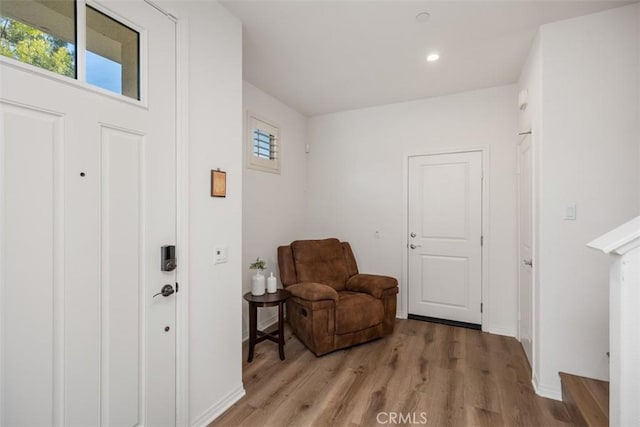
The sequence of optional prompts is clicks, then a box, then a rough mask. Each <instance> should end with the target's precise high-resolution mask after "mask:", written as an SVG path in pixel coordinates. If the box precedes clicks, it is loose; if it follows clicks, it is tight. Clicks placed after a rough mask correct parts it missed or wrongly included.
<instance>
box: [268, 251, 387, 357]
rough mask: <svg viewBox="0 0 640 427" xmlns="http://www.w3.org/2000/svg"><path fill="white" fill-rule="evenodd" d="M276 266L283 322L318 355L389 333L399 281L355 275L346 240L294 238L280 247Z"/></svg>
mask: <svg viewBox="0 0 640 427" xmlns="http://www.w3.org/2000/svg"><path fill="white" fill-rule="evenodd" d="M278 265H279V267H280V279H281V281H282V284H283V285H284V287H285V289H286V290H288V291H289V292H291V298H289V300H287V321H288V322H289V325H290V326H291V329H292V330H293V333H294V334H295V335H296V336H297V337H298V338H299V339H300V340H301V341H302V342H303V343H304V344H305V345H306V346H307V347H308V348H309V349H310V350H311V351H313V352H314V353H315V355H316V356H321V355H323V354H326V353H329V352H331V351H333V350H337V349H340V348H345V347H349V346H352V345H355V344H360V343H363V342H366V341H370V340H372V339H375V338H379V337H382V336H383V335H388V334H391V333H392V332H393V326H394V324H395V318H396V294H397V293H398V281H397V280H396V279H394V278H393V277H387V276H378V275H372V274H359V273H358V266H357V264H356V260H355V257H354V256H353V252H352V250H351V246H350V245H349V243H347V242H340V241H339V240H338V239H325V240H297V241H295V242H293V243H291V244H290V245H289V246H280V247H279V248H278Z"/></svg>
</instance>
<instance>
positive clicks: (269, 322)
mask: <svg viewBox="0 0 640 427" xmlns="http://www.w3.org/2000/svg"><path fill="white" fill-rule="evenodd" d="M275 323H278V313H277V312H276V314H274V315H273V316H270V317H268V318H266V319H263V320H262V321H261V322H258V330H259V331H264V330H265V329H267V328H268V327H269V326H272V325H273V324H275ZM248 339H249V330H246V331H242V341H243V342H244V341H246V340H248Z"/></svg>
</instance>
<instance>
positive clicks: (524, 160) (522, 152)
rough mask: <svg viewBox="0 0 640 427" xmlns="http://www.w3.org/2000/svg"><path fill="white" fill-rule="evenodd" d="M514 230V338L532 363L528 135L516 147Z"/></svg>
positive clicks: (530, 212)
mask: <svg viewBox="0 0 640 427" xmlns="http://www.w3.org/2000/svg"><path fill="white" fill-rule="evenodd" d="M518 193H519V195H518V197H519V198H518V227H519V255H520V257H519V258H520V268H519V269H518V279H519V280H518V283H519V292H518V293H519V303H518V307H519V314H518V318H519V322H518V336H519V337H520V342H521V343H522V347H523V348H524V352H525V354H526V355H527V358H528V359H529V364H530V365H531V366H533V364H532V360H533V359H532V356H533V316H532V312H533V310H532V308H533V288H532V277H531V276H532V269H533V262H532V250H531V248H532V243H531V242H532V236H533V233H532V228H531V218H532V203H531V135H525V136H524V137H523V139H522V141H520V144H519V145H518Z"/></svg>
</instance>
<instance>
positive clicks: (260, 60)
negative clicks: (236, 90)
mask: <svg viewBox="0 0 640 427" xmlns="http://www.w3.org/2000/svg"><path fill="white" fill-rule="evenodd" d="M628 3H633V2H631V1H627V2H620V1H580V0H573V1H540V0H536V1H518V0H502V1H483V0H475V1H392V0H387V1H359V0H350V1H349V0H343V1H326V0H316V1H309V0H298V1H272V0H262V1H245V0H231V1H223V2H222V4H223V5H224V6H225V7H226V8H227V9H228V10H229V11H231V13H233V14H234V15H235V16H236V17H238V18H239V19H240V20H241V21H242V23H243V45H244V46H243V50H244V53H243V60H244V79H245V80H247V81H248V82H249V83H252V84H253V85H255V86H257V87H258V88H260V89H262V90H263V91H265V92H267V93H269V94H271V95H272V96H274V97H276V98H278V99H280V100H281V101H283V102H284V103H285V104H287V105H289V106H290V107H292V108H294V109H296V110H298V111H299V112H301V113H303V114H305V115H307V116H313V115H318V114H323V113H331V112H336V111H343V110H350V109H356V108H363V107H370V106H374V105H382V104H389V103H394V102H402V101H408V100H413V99H420V98H427V97H433V96H439V95H445V94H451V93H457V92H464V91H468V90H474V89H481V88H487V87H493V86H498V85H504V84H509V83H514V82H516V81H517V79H518V76H519V74H520V69H521V67H522V64H523V63H524V60H525V58H526V55H527V52H528V51H529V47H530V45H531V42H532V40H533V38H534V35H535V32H536V30H537V29H538V27H540V25H542V24H545V23H548V22H554V21H559V20H563V19H567V18H572V17H576V16H580V15H585V14H589V13H593V12H597V11H601V10H604V9H609V8H613V7H619V6H622V5H624V4H628ZM420 12H428V13H430V14H431V16H430V18H429V20H428V21H427V22H426V23H420V22H417V20H416V15H417V14H418V13H420ZM432 51H437V52H439V53H440V60H438V61H437V62H434V63H428V62H427V61H426V60H425V58H426V55H427V54H428V53H429V52H432Z"/></svg>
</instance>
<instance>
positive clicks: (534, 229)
mask: <svg viewBox="0 0 640 427" xmlns="http://www.w3.org/2000/svg"><path fill="white" fill-rule="evenodd" d="M518 136H519V139H518V144H517V145H516V149H517V150H518V152H517V154H516V155H517V157H516V167H517V177H518V179H517V183H518V184H517V186H516V192H517V193H516V197H517V203H518V210H517V215H518V242H517V244H518V259H517V261H518V266H517V268H518V269H519V268H520V262H522V259H521V256H520V144H522V142H523V140H524V138H526V137H527V136H529V145H530V147H529V151H530V152H531V154H530V156H531V165H530V173H531V190H530V191H531V194H530V197H531V261H532V262H533V268H532V269H531V361H530V366H529V367H530V368H531V383H532V384H533V388H534V390H535V391H536V393H538V390H539V389H540V387H539V385H538V384H539V381H538V378H537V374H536V366H537V360H538V357H537V349H538V335H537V333H538V328H537V319H538V311H537V310H538V304H537V303H536V301H537V298H538V280H539V279H538V267H539V264H538V263H539V260H540V258H539V257H538V256H537V255H538V240H537V238H536V236H537V235H538V226H537V224H538V212H539V211H538V207H539V204H540V201H539V197H538V191H539V188H540V187H539V183H538V178H539V176H540V171H539V169H538V165H539V161H538V145H539V144H538V143H539V141H538V139H537V135H536V133H535V132H533V130H528V131H526V132H523V133H519V134H518ZM517 283H518V293H517V295H518V317H517V319H516V320H517V330H516V339H517V340H518V342H520V338H521V337H520V319H521V311H520V274H519V273H518V280H517ZM538 394H539V393H538Z"/></svg>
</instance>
